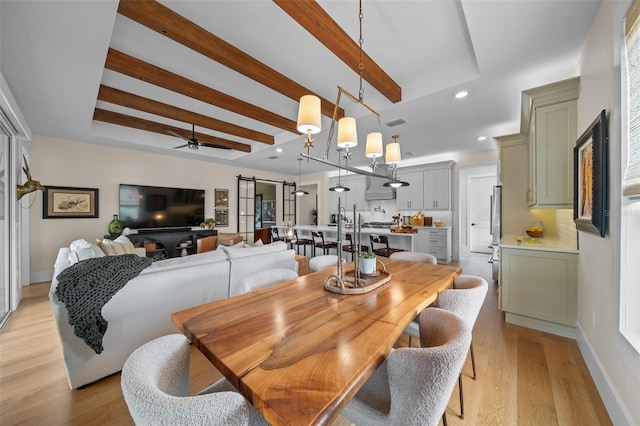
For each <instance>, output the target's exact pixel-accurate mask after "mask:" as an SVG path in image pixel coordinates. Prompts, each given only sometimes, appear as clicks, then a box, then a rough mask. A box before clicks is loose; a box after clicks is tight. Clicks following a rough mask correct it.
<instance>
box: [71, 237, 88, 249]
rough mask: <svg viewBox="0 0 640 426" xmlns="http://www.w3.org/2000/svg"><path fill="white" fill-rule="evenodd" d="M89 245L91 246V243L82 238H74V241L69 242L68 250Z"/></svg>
mask: <svg viewBox="0 0 640 426" xmlns="http://www.w3.org/2000/svg"><path fill="white" fill-rule="evenodd" d="M89 247H91V243H89V242H88V241H87V240H83V239H79V240H75V241H74V242H72V243H71V244H69V250H71V251H75V250H78V249H81V248H89Z"/></svg>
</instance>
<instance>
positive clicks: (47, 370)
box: [0, 259, 611, 426]
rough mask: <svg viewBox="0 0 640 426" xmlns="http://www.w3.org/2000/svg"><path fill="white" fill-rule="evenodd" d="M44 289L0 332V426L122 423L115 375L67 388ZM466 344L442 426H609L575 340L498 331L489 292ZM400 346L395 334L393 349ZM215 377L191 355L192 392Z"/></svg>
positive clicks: (505, 327)
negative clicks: (469, 351)
mask: <svg viewBox="0 0 640 426" xmlns="http://www.w3.org/2000/svg"><path fill="white" fill-rule="evenodd" d="M483 262H486V260H483ZM462 266H463V269H464V270H465V272H469V271H471V270H472V268H467V267H466V266H465V264H464V259H463V263H462ZM48 289H49V283H41V284H34V285H31V286H28V287H25V288H24V290H23V291H24V293H23V295H24V298H23V300H22V302H21V304H20V306H19V308H18V310H17V311H16V312H15V313H14V314H13V316H12V317H11V318H10V319H9V322H8V323H7V325H6V326H5V328H4V330H3V331H2V332H0V424H1V425H3V426H8V425H17V424H20V425H45V424H46V425H132V424H133V421H132V420H131V417H130V416H129V412H128V410H127V406H126V405H125V403H124V399H123V398H122V392H121V390H120V375H119V374H115V375H112V376H110V377H108V378H106V379H103V380H100V381H98V382H96V383H94V384H91V385H89V386H88V387H86V388H84V389H82V390H70V389H69V387H68V384H67V380H66V376H65V372H64V364H63V361H62V350H61V347H60V343H59V339H58V334H57V330H56V328H55V324H54V321H53V315H52V313H51V308H50V305H49V299H48V296H47V293H48ZM473 342H474V348H475V353H476V363H477V368H478V379H477V380H472V379H471V377H470V375H471V362H470V360H467V363H466V364H465V367H464V370H463V381H464V383H463V384H464V391H465V412H466V415H465V419H464V420H461V419H460V418H459V417H458V416H457V414H458V413H459V402H458V393H457V389H456V390H455V391H454V393H453V395H452V397H451V400H450V401H449V406H448V408H447V419H448V422H449V424H450V425H454V426H455V425H467V426H468V425H485V424H492V425H545V426H546V425H554V424H558V425H609V424H611V422H610V420H609V417H608V415H607V412H606V410H605V408H604V405H603V403H602V401H601V399H600V397H599V395H598V392H597V390H596V388H595V385H594V383H593V381H592V379H591V377H590V375H589V372H588V371H587V368H586V365H585V363H584V360H583V359H582V356H581V355H580V352H579V350H578V346H577V344H576V342H575V341H574V340H571V339H566V338H562V337H557V336H554V335H550V334H547V333H542V332H538V331H534V330H530V329H527V328H523V327H518V326H514V325H510V324H506V323H505V322H504V321H503V315H502V314H501V313H500V312H499V311H498V304H497V293H496V286H495V285H493V284H490V289H489V293H488V295H487V299H486V300H485V303H484V306H483V308H482V311H481V313H480V316H479V318H478V321H477V322H476V326H475V328H474V331H473ZM407 343H408V339H407V338H406V336H404V335H403V336H402V337H401V338H400V339H399V340H398V342H397V344H396V346H406V345H407ZM415 344H416V342H415V341H414V345H415ZM219 377H220V373H218V371H217V370H215V369H214V368H213V367H212V366H211V364H210V363H209V362H208V361H207V360H206V359H205V358H204V357H203V356H202V355H201V354H200V353H199V352H198V351H197V350H195V349H192V351H191V388H192V391H197V390H199V389H202V388H203V387H205V386H206V385H207V384H209V383H211V382H213V381H215V380H217V379H218V378H219ZM343 425H350V423H349V422H348V421H346V420H345V419H343V418H340V419H338V420H337V421H336V422H335V423H334V426H343Z"/></svg>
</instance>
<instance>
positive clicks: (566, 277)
mask: <svg viewBox="0 0 640 426" xmlns="http://www.w3.org/2000/svg"><path fill="white" fill-rule="evenodd" d="M499 283H500V301H501V309H502V310H503V311H504V312H506V314H505V321H506V322H508V323H512V324H517V325H521V326H524V327H529V328H534V329H536V330H541V331H546V332H548V333H553V334H557V335H561V336H565V337H571V338H575V323H576V320H577V315H578V254H577V253H570V252H561V251H544V250H536V249H526V248H504V247H501V248H500V280H499Z"/></svg>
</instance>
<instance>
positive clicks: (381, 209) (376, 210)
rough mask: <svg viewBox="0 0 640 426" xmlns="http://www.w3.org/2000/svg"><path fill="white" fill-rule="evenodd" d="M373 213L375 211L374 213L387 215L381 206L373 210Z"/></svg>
mask: <svg viewBox="0 0 640 426" xmlns="http://www.w3.org/2000/svg"><path fill="white" fill-rule="evenodd" d="M373 211H374V212H382V213H386V212H385V211H384V209H383V208H382V207H381V206H377V207H374V208H373Z"/></svg>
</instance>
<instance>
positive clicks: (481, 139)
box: [478, 136, 487, 142]
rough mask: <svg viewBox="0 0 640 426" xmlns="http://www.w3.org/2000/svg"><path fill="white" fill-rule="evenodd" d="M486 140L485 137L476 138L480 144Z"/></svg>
mask: <svg viewBox="0 0 640 426" xmlns="http://www.w3.org/2000/svg"><path fill="white" fill-rule="evenodd" d="M486 139H487V137H486V136H480V137H478V140H479V141H480V142H482V141H484V140H486Z"/></svg>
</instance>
